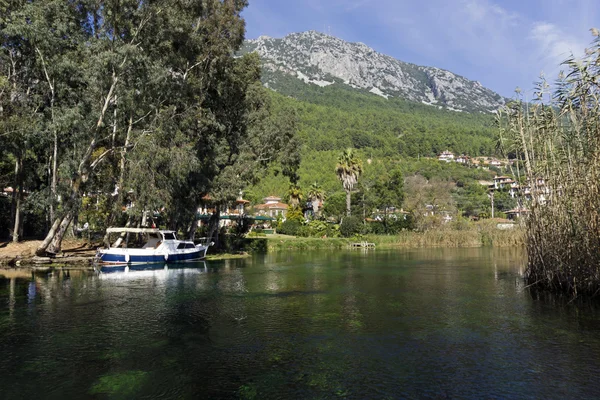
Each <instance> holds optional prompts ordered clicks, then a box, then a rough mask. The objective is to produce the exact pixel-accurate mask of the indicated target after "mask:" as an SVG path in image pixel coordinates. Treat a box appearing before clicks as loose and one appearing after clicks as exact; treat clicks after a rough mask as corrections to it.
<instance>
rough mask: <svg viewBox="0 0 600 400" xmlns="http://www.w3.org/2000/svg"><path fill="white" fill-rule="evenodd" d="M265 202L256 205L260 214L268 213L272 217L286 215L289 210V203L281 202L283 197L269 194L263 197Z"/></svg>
mask: <svg viewBox="0 0 600 400" xmlns="http://www.w3.org/2000/svg"><path fill="white" fill-rule="evenodd" d="M263 201H264V204H259V205H257V206H254V208H255V209H256V211H257V212H258V214H260V215H266V216H268V217H271V218H277V216H279V215H280V216H282V217H285V215H286V214H287V211H288V205H287V204H285V203H282V202H281V197H276V196H269V197H265V198H264V199H263Z"/></svg>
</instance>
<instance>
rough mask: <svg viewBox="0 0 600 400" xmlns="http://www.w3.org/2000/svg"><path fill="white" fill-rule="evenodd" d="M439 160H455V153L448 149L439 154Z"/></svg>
mask: <svg viewBox="0 0 600 400" xmlns="http://www.w3.org/2000/svg"><path fill="white" fill-rule="evenodd" d="M438 160H440V161H445V162H451V161H454V154H453V153H452V152H451V151H448V150H446V151H444V152H442V153H441V154H440V155H439V156H438Z"/></svg>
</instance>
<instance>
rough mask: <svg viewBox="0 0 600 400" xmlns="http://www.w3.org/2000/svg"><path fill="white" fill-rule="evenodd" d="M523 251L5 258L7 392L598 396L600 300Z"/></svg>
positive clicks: (3, 362) (1, 342)
mask: <svg viewBox="0 0 600 400" xmlns="http://www.w3.org/2000/svg"><path fill="white" fill-rule="evenodd" d="M525 263H526V260H525V256H524V254H523V252H522V251H521V250H520V249H485V248H484V249H426V250H403V251H385V250H375V251H373V250H369V251H361V250H358V251H344V252H309V253H306V252H304V253H303V252H289V253H275V254H269V255H264V256H254V257H252V258H248V259H244V260H229V261H221V262H206V263H200V264H193V265H186V266H185V268H172V267H171V266H168V267H166V268H161V269H158V270H147V271H133V270H129V271H123V272H113V273H105V272H102V273H98V272H85V271H71V272H70V273H64V272H54V273H51V274H48V273H45V272H44V273H42V272H38V273H31V272H27V271H25V272H16V271H14V270H13V271H2V270H0V398H1V399H23V398H32V399H33V398H35V399H47V398H48V399H65V398H117V399H118V398H123V399H133V398H163V399H197V398H210V399H221V398H223V399H237V398H241V399H322V398H327V399H329V398H330V399H338V398H348V399H396V398H578V399H580V398H598V397H600V381H599V380H598V373H599V372H600V313H599V311H600V308H598V306H597V305H595V304H581V303H577V304H575V303H568V302H566V301H562V300H560V299H556V298H552V297H538V296H535V295H533V294H532V293H531V292H530V291H529V290H528V289H527V288H525V285H524V283H523V280H522V273H523V271H524V267H525Z"/></svg>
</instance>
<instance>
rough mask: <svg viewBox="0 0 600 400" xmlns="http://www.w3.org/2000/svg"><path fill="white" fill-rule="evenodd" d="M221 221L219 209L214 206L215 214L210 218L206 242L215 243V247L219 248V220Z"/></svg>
mask: <svg viewBox="0 0 600 400" xmlns="http://www.w3.org/2000/svg"><path fill="white" fill-rule="evenodd" d="M220 219H221V208H220V206H215V213H214V214H213V215H212V216H211V217H210V222H209V228H208V236H207V239H208V241H211V240H212V241H213V242H215V247H217V248H218V247H219V220H220Z"/></svg>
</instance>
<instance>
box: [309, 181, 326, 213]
mask: <svg viewBox="0 0 600 400" xmlns="http://www.w3.org/2000/svg"><path fill="white" fill-rule="evenodd" d="M308 198H309V199H310V202H311V204H312V208H313V212H314V214H315V217H317V216H318V215H319V207H320V206H321V204H322V203H323V200H325V191H323V188H322V187H321V185H319V184H318V183H317V182H315V183H313V184H312V185H310V188H309V189H308Z"/></svg>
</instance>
